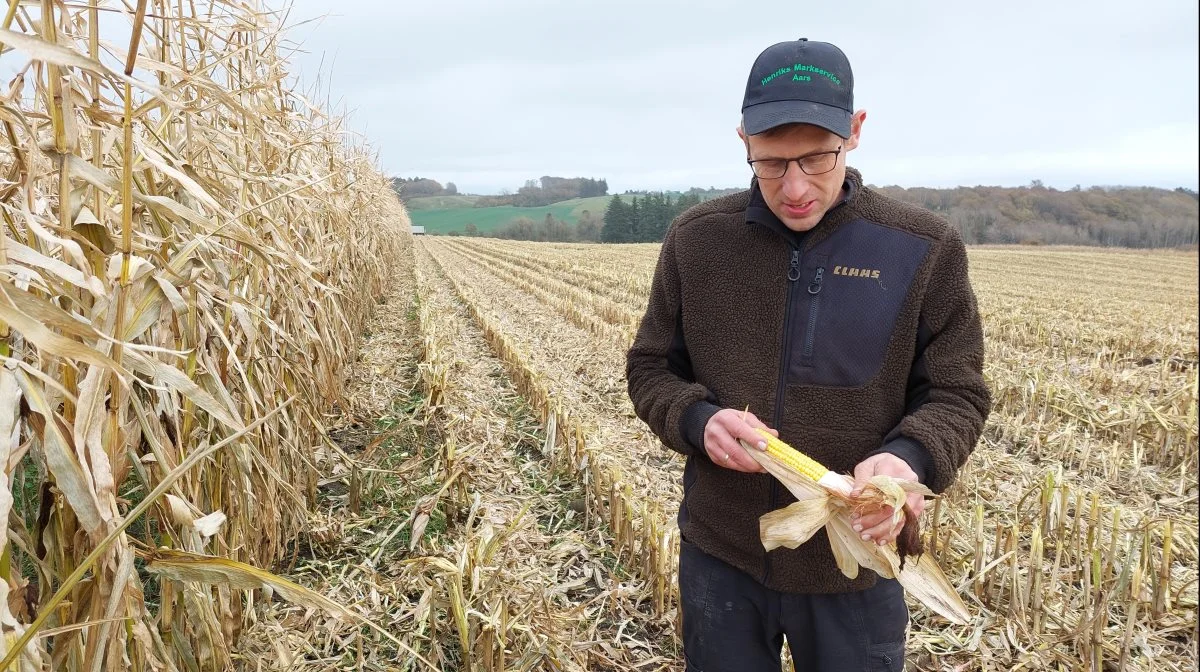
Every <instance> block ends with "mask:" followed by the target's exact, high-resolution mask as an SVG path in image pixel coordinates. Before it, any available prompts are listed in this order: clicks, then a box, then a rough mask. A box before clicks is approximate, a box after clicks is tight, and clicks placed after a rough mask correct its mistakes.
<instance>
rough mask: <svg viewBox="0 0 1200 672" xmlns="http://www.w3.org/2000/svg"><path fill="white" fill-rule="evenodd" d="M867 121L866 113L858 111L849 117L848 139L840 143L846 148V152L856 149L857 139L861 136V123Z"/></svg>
mask: <svg viewBox="0 0 1200 672" xmlns="http://www.w3.org/2000/svg"><path fill="white" fill-rule="evenodd" d="M866 120H867V111H866V110H858V111H857V112H855V113H854V114H853V115H852V116H851V117H850V137H848V138H846V141H845V142H844V143H842V144H843V145H845V147H846V151H847V152H848V151H850V150H852V149H854V148H855V147H858V141H859V137H860V135H861V134H862V127H863V122H865V121H866Z"/></svg>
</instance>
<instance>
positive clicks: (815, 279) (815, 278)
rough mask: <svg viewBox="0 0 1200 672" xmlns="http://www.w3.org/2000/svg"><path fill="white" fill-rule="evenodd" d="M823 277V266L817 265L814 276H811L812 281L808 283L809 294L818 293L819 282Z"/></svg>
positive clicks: (819, 290)
mask: <svg viewBox="0 0 1200 672" xmlns="http://www.w3.org/2000/svg"><path fill="white" fill-rule="evenodd" d="M824 279H825V267H824V266H818V267H817V274H816V275H815V276H813V280H812V282H811V283H810V284H809V285H808V293H809V294H820V293H821V282H822V281H823V280H824Z"/></svg>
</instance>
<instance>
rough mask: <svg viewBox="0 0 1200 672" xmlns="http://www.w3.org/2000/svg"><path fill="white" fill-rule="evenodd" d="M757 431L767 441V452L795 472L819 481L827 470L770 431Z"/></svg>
mask: <svg viewBox="0 0 1200 672" xmlns="http://www.w3.org/2000/svg"><path fill="white" fill-rule="evenodd" d="M758 433H759V434H761V435H762V437H763V438H764V439H766V441H767V454H768V455H770V456H771V457H773V458H775V459H776V460H779V461H780V462H782V463H784V464H786V465H787V466H789V467H791V468H792V469H793V470H795V471H796V472H798V473H800V474H802V475H804V476H805V477H807V478H809V479H812V481H813V482H814V483H815V482H818V481H820V480H821V479H822V478H823V477H824V476H825V474H828V473H829V470H828V469H826V468H825V466H824V465H822V464H821V463H820V462H817V461H816V460H814V459H812V458H811V457H809V456H807V455H805V454H804V453H802V452H800V451H798V450H796V449H795V448H792V447H791V446H789V445H788V444H786V443H784V442H783V441H780V440H779V439H777V438H775V437H774V436H773V435H772V434H771V433H770V432H768V431H767V430H765V429H759V430H758Z"/></svg>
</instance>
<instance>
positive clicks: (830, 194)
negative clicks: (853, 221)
mask: <svg viewBox="0 0 1200 672" xmlns="http://www.w3.org/2000/svg"><path fill="white" fill-rule="evenodd" d="M865 118H866V113H865V112H864V111H862V110H859V111H858V112H856V113H855V114H854V117H853V118H852V119H851V122H850V137H849V138H842V137H839V136H838V135H836V134H834V133H830V132H829V131H827V130H825V129H823V128H821V127H819V126H811V125H808V124H794V125H790V126H785V127H783V128H780V129H778V130H776V131H773V132H770V133H763V134H759V135H745V134H744V133H742V132H741V130H740V129H739V131H738V132H739V135H741V136H742V139H743V140H744V141H745V143H746V153H747V155H748V156H749V158H750V159H752V160H758V159H795V158H799V157H803V156H808V155H811V154H816V153H818V152H832V151H835V150H837V149H838V148H839V147H840V148H841V149H842V152H841V154H839V155H838V157H837V165H836V166H835V167H834V169H833V170H831V171H829V172H827V173H823V174H821V175H808V174H806V173H804V171H802V170H800V166H799V165H798V164H797V163H796V162H794V161H793V162H791V163H789V164H788V167H787V172H786V173H784V175H783V177H779V178H775V179H763V178H759V180H758V188H759V189H760V190H761V191H762V195H763V198H764V199H765V200H766V202H767V207H769V208H770V209H771V212H773V213H775V216H776V217H778V218H779V221H781V222H783V224H784V226H786V227H787V228H789V229H791V230H792V231H808V230H809V229H811V228H813V227H814V226H816V225H817V223H818V222H820V221H821V218H822V217H824V216H825V213H826V212H827V211H828V210H829V209H830V208H832V207H833V206H834V204H836V203H837V202H838V200H840V199H841V192H842V184H843V183H844V182H845V180H846V152H848V151H850V150H852V149H854V148H855V147H857V146H858V136H859V131H860V130H861V128H862V122H863V120H864V119H865Z"/></svg>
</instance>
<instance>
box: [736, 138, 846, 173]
mask: <svg viewBox="0 0 1200 672" xmlns="http://www.w3.org/2000/svg"><path fill="white" fill-rule="evenodd" d="M841 153H842V148H841V146H839V147H838V148H837V149H835V150H833V151H832V152H818V153H816V154H808V155H806V156H801V157H797V158H795V159H755V160H752V159H746V163H748V164H750V170H753V171H754V175H755V176H756V177H758V178H759V179H763V180H777V179H779V178H781V177H783V176H784V175H785V174H787V169H788V164H790V163H791V162H793V161H795V162H796V165H798V166H800V170H801V172H803V173H804V174H805V175H821V174H824V173H828V172H829V171H831V170H833V169H834V167H835V166H837V160H838V154H841Z"/></svg>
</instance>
